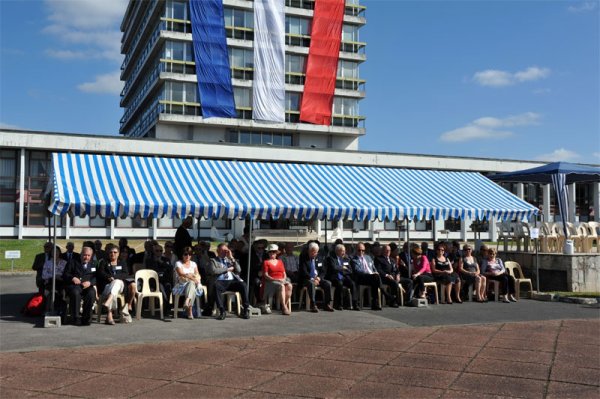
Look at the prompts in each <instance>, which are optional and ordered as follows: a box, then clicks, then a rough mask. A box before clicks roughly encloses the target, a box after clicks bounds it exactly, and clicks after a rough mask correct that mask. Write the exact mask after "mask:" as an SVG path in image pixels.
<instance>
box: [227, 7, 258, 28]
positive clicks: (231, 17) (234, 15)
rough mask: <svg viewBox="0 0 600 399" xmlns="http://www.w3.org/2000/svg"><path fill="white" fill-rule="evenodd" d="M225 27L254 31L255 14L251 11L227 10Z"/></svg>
mask: <svg viewBox="0 0 600 399" xmlns="http://www.w3.org/2000/svg"><path fill="white" fill-rule="evenodd" d="M223 13H224V17H225V26H230V27H237V28H248V29H254V14H252V12H251V11H245V10H238V9H235V8H225V9H224V10H223Z"/></svg>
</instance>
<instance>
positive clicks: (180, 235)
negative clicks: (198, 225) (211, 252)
mask: <svg viewBox="0 0 600 399" xmlns="http://www.w3.org/2000/svg"><path fill="white" fill-rule="evenodd" d="M193 223H194V218H193V217H191V216H188V217H186V218H185V219H184V220H183V222H181V226H179V227H178V228H177V231H176V232H175V245H174V248H173V252H175V255H177V258H179V259H181V256H182V255H183V248H185V247H191V246H192V236H191V235H190V233H189V232H188V229H189V228H191V227H192V224H193Z"/></svg>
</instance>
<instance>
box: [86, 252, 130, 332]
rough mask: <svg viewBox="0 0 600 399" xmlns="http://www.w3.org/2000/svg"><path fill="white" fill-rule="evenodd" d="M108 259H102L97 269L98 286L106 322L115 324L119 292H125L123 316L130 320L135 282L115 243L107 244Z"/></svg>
mask: <svg viewBox="0 0 600 399" xmlns="http://www.w3.org/2000/svg"><path fill="white" fill-rule="evenodd" d="M106 255H107V257H108V260H106V259H102V260H100V263H99V264H98V270H97V271H96V286H97V287H98V292H100V293H101V301H102V306H104V307H105V308H106V311H107V312H106V324H108V325H113V326H114V325H115V320H114V318H113V311H114V310H116V309H117V306H118V303H117V302H118V301H117V298H118V296H119V294H123V293H124V294H125V301H126V302H127V303H126V304H123V309H122V310H121V316H122V317H124V319H125V320H127V321H130V320H131V317H130V316H129V310H131V306H132V302H133V299H134V298H135V292H136V287H135V282H134V279H133V278H132V277H131V276H130V275H129V273H128V269H127V264H126V263H125V264H124V263H122V262H121V261H120V259H119V247H117V246H116V245H114V244H108V245H107V246H106Z"/></svg>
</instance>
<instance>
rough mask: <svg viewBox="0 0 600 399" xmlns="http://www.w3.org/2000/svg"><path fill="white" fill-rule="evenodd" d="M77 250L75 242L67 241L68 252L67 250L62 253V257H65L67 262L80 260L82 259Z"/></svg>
mask: <svg viewBox="0 0 600 399" xmlns="http://www.w3.org/2000/svg"><path fill="white" fill-rule="evenodd" d="M74 251H75V244H73V243H72V242H68V243H67V252H65V253H64V254H62V255H61V256H60V257H61V258H62V259H64V260H65V261H66V262H67V264H69V263H71V262H79V261H80V255H79V253H77V252H74Z"/></svg>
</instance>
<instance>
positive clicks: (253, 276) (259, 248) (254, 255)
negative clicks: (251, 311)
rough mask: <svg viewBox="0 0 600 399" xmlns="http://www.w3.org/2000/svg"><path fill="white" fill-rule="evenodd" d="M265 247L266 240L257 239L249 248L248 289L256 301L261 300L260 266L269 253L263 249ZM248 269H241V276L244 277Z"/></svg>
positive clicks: (259, 301)
mask: <svg viewBox="0 0 600 399" xmlns="http://www.w3.org/2000/svg"><path fill="white" fill-rule="evenodd" d="M266 247H267V240H257V241H255V242H254V244H253V245H252V248H251V249H250V251H251V253H250V281H248V284H249V285H250V291H251V292H252V294H253V295H254V298H255V300H256V302H257V303H261V302H262V300H263V299H262V295H261V293H260V284H261V277H262V266H263V262H264V261H265V260H267V259H268V257H269V255H268V254H267V252H266V251H265V248H266ZM247 273H248V269H246V268H244V269H242V277H244V278H246V277H247Z"/></svg>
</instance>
